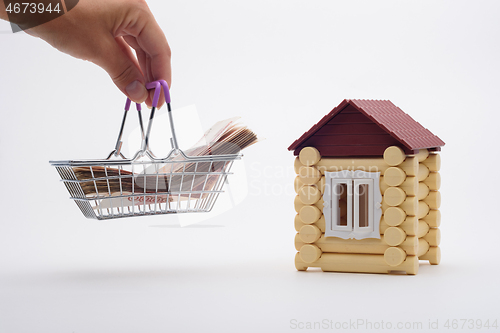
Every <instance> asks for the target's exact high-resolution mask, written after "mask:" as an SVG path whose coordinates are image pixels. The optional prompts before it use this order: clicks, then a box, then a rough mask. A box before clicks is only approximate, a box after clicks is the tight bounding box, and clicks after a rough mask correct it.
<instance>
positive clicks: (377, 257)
mask: <svg viewBox="0 0 500 333" xmlns="http://www.w3.org/2000/svg"><path fill="white" fill-rule="evenodd" d="M418 266H419V263H418V257H417V256H407V257H406V259H405V261H403V263H402V264H401V265H399V266H389V265H388V264H387V263H386V261H385V258H384V255H383V254H338V253H323V254H322V255H321V258H319V259H318V260H317V261H315V262H314V263H306V262H304V261H303V260H302V259H301V257H300V255H296V256H295V267H296V268H297V270H299V271H303V270H306V269H307V268H308V267H320V268H321V270H322V271H324V272H351V273H381V274H388V273H391V272H406V274H408V275H415V274H417V273H418Z"/></svg>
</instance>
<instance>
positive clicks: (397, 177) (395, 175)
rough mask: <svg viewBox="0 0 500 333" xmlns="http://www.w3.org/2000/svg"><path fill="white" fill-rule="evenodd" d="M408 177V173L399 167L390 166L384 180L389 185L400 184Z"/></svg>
mask: <svg viewBox="0 0 500 333" xmlns="http://www.w3.org/2000/svg"><path fill="white" fill-rule="evenodd" d="M405 179H406V173H405V172H404V171H403V169H401V168H398V167H390V168H388V169H387V170H385V173H384V182H385V183H386V184H387V185H389V186H399V185H401V184H403V182H404V181H405Z"/></svg>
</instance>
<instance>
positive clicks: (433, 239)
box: [423, 228, 441, 246]
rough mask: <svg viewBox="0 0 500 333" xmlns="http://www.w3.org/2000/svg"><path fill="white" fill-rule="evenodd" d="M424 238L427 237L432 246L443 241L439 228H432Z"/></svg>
mask: <svg viewBox="0 0 500 333" xmlns="http://www.w3.org/2000/svg"><path fill="white" fill-rule="evenodd" d="M423 239H425V240H426V241H427V243H429V245H430V246H439V244H440V243H441V231H440V230H439V229H438V228H430V229H429V232H428V233H427V234H426V235H425V236H424V237H423Z"/></svg>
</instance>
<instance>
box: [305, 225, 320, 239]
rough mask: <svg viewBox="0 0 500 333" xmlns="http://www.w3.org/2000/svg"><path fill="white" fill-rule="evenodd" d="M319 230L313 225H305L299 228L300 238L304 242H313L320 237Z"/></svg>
mask: <svg viewBox="0 0 500 333" xmlns="http://www.w3.org/2000/svg"><path fill="white" fill-rule="evenodd" d="M321 234H322V233H321V230H319V228H318V227H317V226H315V225H305V226H303V227H302V228H300V230H299V237H300V240H301V241H303V242H304V243H314V242H315V241H317V240H318V239H319V238H320V237H321Z"/></svg>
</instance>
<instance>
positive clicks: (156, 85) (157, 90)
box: [107, 80, 179, 160]
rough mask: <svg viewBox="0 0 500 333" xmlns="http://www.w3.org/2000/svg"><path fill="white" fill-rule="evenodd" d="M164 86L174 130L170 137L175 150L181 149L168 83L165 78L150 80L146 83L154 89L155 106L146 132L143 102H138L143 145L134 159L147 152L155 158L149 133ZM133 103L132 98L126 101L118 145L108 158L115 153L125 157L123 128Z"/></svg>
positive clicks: (149, 88) (171, 127)
mask: <svg viewBox="0 0 500 333" xmlns="http://www.w3.org/2000/svg"><path fill="white" fill-rule="evenodd" d="M162 88H163V93H164V95H165V102H166V104H167V109H168V117H169V122H170V129H171V132H172V138H171V139H170V141H171V144H172V148H173V150H174V151H175V152H178V151H179V146H178V144H177V137H176V135H175V129H174V122H173V117H172V109H171V108H170V91H169V89H168V84H167V82H166V81H165V80H158V81H153V82H149V83H147V84H146V89H148V90H151V89H154V95H153V107H152V108H151V114H150V115H149V122H148V129H147V131H146V133H144V126H143V123H142V115H141V110H142V108H141V104H139V103H136V104H135V105H136V108H137V113H138V116H139V125H140V127H141V134H142V145H141V149H140V150H139V151H138V152H137V153H136V154H135V156H134V158H133V159H134V160H135V159H136V158H139V157H140V156H143V155H144V154H147V155H148V156H149V157H151V158H153V157H154V155H153V153H152V152H151V151H150V150H149V135H150V133H151V127H152V126H153V118H154V115H155V111H156V108H157V107H158V101H159V99H160V94H161V90H162ZM131 104H132V101H131V100H130V98H127V101H126V102H125V113H124V114H123V120H122V124H121V127H120V132H119V134H118V139H117V140H116V146H115V149H114V150H113V151H112V152H111V153H110V154H109V156H108V158H107V159H110V158H111V157H112V156H113V155H114V156H117V157H118V156H121V157H122V158H125V156H123V154H122V153H121V148H122V144H123V142H122V140H121V139H122V135H123V128H124V127H125V121H126V119H127V113H128V111H129V110H130V106H131Z"/></svg>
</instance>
